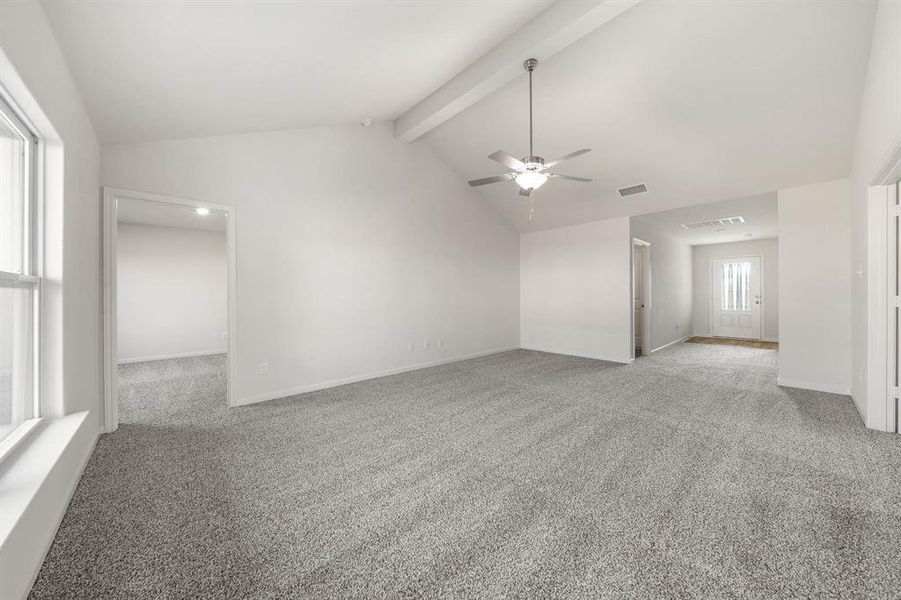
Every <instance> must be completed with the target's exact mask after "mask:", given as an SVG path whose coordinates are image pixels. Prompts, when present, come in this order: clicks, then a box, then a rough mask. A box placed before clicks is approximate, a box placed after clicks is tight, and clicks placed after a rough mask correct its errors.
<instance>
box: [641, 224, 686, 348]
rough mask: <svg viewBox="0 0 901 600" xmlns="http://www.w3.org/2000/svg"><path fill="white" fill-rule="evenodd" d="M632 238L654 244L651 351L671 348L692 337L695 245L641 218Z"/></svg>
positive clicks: (651, 250)
mask: <svg viewBox="0 0 901 600" xmlns="http://www.w3.org/2000/svg"><path fill="white" fill-rule="evenodd" d="M631 226H632V237H636V238H638V239H641V240H644V241H645V242H649V243H650V244H651V248H650V257H651V261H650V262H651V290H650V294H649V296H650V297H649V298H647V297H646V298H645V300H646V302H645V306H646V307H647V306H648V302H647V300H650V318H651V339H650V343H649V348H648V349H649V350H651V351H654V350H656V349H658V348H661V347H663V346H666V345H667V344H671V343H672V342H675V341H678V340H681V339H683V338H685V337H688V336H689V335H691V331H692V261H691V245H689V244H688V243H686V242H682V241H679V240H677V239H676V238H674V237H673V236H671V235H669V234H667V233H665V232H664V231H662V230H661V229H660V228H658V227H655V226H653V225H651V224H650V223H645V222H643V220H642V219H641V217H634V218H632V221H631Z"/></svg>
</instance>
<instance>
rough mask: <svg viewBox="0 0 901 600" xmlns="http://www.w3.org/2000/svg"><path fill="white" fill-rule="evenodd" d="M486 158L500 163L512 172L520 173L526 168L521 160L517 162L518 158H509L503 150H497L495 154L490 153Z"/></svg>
mask: <svg viewBox="0 0 901 600" xmlns="http://www.w3.org/2000/svg"><path fill="white" fill-rule="evenodd" d="M488 158H490V159H491V160H493V161H497V162H499V163H501V164H502V165H504V166H505V167H510V168H511V169H513V170H514V171H522V170H523V169H525V168H526V165H525V163H523V162H522V161H521V160H519V159H518V158H516V157H514V156H510V155H509V154H507V153H506V152H504V151H503V150H498V151H497V152H492V153H491V154H489V155H488Z"/></svg>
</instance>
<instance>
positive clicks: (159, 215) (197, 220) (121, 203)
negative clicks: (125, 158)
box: [117, 198, 226, 231]
mask: <svg viewBox="0 0 901 600" xmlns="http://www.w3.org/2000/svg"><path fill="white" fill-rule="evenodd" d="M117 213H118V217H119V222H120V223H139V224H141V225H157V226H159V227H178V228H181V229H205V230H208V231H225V220H226V217H225V214H224V213H217V212H214V211H211V212H210V214H208V215H198V214H197V211H196V210H194V209H193V208H185V207H182V206H176V205H170V204H162V203H160V202H147V201H145V200H133V199H130V198H120V199H119V200H118V203H117Z"/></svg>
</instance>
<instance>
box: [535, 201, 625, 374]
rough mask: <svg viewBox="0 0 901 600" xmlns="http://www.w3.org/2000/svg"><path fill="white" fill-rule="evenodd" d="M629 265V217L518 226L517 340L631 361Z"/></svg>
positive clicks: (549, 348)
mask: <svg viewBox="0 0 901 600" xmlns="http://www.w3.org/2000/svg"><path fill="white" fill-rule="evenodd" d="M631 267H632V240H631V236H630V230H629V219H628V217H624V218H620V219H609V220H606V221H598V222H595V223H587V224H585V225H575V226H572V227H562V228H560V229H550V230H546V231H537V232H534V233H524V234H522V235H521V237H520V279H521V282H520V285H521V293H520V306H521V311H522V319H521V336H522V346H523V347H524V348H530V349H534V350H544V351H546V352H557V353H561V354H572V355H576V356H586V357H590V358H598V359H603V360H612V361H617V362H629V361H630V360H631V354H632V329H631V311H632V289H631V275H630V273H631Z"/></svg>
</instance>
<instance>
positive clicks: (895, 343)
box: [885, 180, 901, 433]
mask: <svg viewBox="0 0 901 600" xmlns="http://www.w3.org/2000/svg"><path fill="white" fill-rule="evenodd" d="M887 188H888V189H887V192H888V197H887V202H888V223H889V227H888V229H889V231H888V240H889V243H888V244H887V246H888V253H887V254H888V256H887V263H888V277H887V279H888V282H887V283H888V292H889V298H888V302H887V304H888V307H889V314H888V319H887V321H888V327H889V334H888V336H887V337H888V339H889V344H888V365H887V368H886V371H887V374H888V380H889V385H888V388H889V389H888V391H889V393H888V394H887V395H886V396H887V397H886V403H887V406H886V411H885V412H886V416H885V421H886V426H887V430H888V431H890V432H894V433H901V399H899V397H901V393H899V390H901V180H898V181H896V182H895V183H894V184H891V185H889V186H887Z"/></svg>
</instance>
